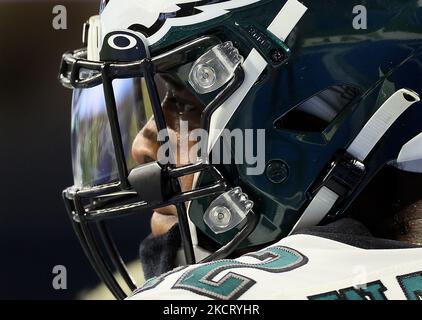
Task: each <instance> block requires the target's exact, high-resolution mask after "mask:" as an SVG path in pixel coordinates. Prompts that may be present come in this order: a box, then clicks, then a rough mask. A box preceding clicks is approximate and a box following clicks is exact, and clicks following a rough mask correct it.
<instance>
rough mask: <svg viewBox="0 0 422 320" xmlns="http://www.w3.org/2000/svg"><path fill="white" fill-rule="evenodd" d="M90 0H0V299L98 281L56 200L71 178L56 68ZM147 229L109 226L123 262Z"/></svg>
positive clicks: (139, 224) (73, 290)
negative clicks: (61, 279)
mask: <svg viewBox="0 0 422 320" xmlns="http://www.w3.org/2000/svg"><path fill="white" fill-rule="evenodd" d="M99 2H100V1H99V0H91V1H87V0H86V1H70V0H68V1H61V2H54V1H36V0H32V1H23V0H20V1H4V0H2V1H0V32H1V36H0V40H1V41H0V148H1V149H0V150H1V151H0V161H1V163H0V179H1V180H0V181H1V186H0V250H1V254H0V299H74V298H77V297H79V296H80V292H81V291H83V290H90V289H91V288H94V287H95V286H96V285H97V284H98V278H97V276H96V274H95V273H94V271H93V270H92V269H91V267H90V265H89V263H88V261H87V259H86V258H85V256H84V254H83V252H82V249H81V247H80V246H79V243H78V241H77V239H76V237H75V235H74V233H73V231H72V228H71V225H70V223H69V220H68V216H67V214H66V212H65V210H64V206H63V203H62V200H61V192H62V190H63V189H64V188H65V187H68V186H70V185H72V180H73V179H72V171H71V158H70V134H69V133H70V106H71V105H70V102H71V91H70V90H67V89H64V88H63V87H61V85H60V84H59V83H58V81H57V73H58V67H59V62H60V58H61V55H62V53H63V52H65V51H67V50H71V49H76V48H79V47H81V46H82V44H81V34H82V24H83V22H84V21H86V20H87V19H88V18H89V17H90V16H92V15H95V14H97V13H98V8H99ZM55 5H64V6H65V7H66V9H67V18H68V20H67V30H55V29H54V28H53V26H52V21H53V18H54V17H55V15H54V14H53V13H52V11H53V7H54V6H55ZM148 228H149V217H148V216H147V215H145V216H137V217H130V218H127V219H126V220H124V221H120V222H118V224H117V225H116V226H115V227H114V229H113V230H112V231H114V233H115V234H117V239H116V240H117V242H118V245H120V247H121V249H122V250H123V256H124V257H125V258H126V259H127V260H131V261H133V260H136V259H137V254H138V245H139V242H140V241H141V240H142V239H143V238H144V237H145V236H146V235H147V234H148V233H149V229H148ZM55 265H64V266H65V267H66V268H67V276H68V281H67V286H68V289H67V290H61V291H56V290H54V289H53V286H52V280H53V277H54V275H53V274H52V270H53V267H54V266H55Z"/></svg>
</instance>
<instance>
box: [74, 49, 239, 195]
mask: <svg viewBox="0 0 422 320" xmlns="http://www.w3.org/2000/svg"><path fill="white" fill-rule="evenodd" d="M241 61H242V58H241V57H240V56H239V54H238V52H237V50H236V49H235V48H234V47H233V46H232V44H231V43H224V44H221V45H218V46H216V47H214V48H212V49H211V50H210V51H208V52H206V53H205V54H203V55H202V56H200V57H199V58H198V59H197V60H194V61H191V62H188V63H184V64H181V65H179V66H177V67H173V68H172V69H171V70H168V71H167V72H165V73H164V72H161V73H158V74H156V75H155V76H154V82H155V87H156V88H155V89H156V93H157V95H158V98H159V100H160V101H159V104H160V106H161V110H162V114H163V116H164V119H165V121H166V125H167V127H166V130H165V131H158V130H157V125H156V123H155V119H154V117H153V114H154V112H153V106H152V104H151V99H150V97H149V94H148V92H149V91H150V90H148V88H147V84H146V81H145V79H144V78H130V79H115V80H113V82H112V86H113V91H114V97H115V101H116V109H117V115H118V120H119V125H120V135H121V140H122V146H123V150H124V154H125V159H126V165H127V168H128V171H129V172H130V171H131V170H132V169H134V168H135V167H137V166H138V165H142V164H145V163H148V162H152V161H159V162H160V163H162V164H167V163H169V162H170V161H171V162H172V164H173V165H175V166H183V165H187V164H189V163H193V160H196V159H197V157H196V156H195V155H197V154H198V153H197V152H195V150H196V149H195V148H192V145H193V144H195V143H196V142H195V141H194V140H191V139H190V133H191V132H192V131H193V130H195V129H199V128H200V125H201V116H202V112H203V110H204V108H205V105H204V104H206V103H209V101H211V99H212V98H213V97H215V96H216V95H217V94H218V93H219V92H220V91H221V90H222V89H223V87H224V85H225V84H227V83H228V82H229V81H230V79H231V78H232V77H233V73H234V70H235V68H236V67H237V65H239V64H240V63H241ZM205 95H206V96H205ZM207 100H208V101H207ZM160 106H158V107H160ZM71 139H72V159H73V173H74V184H75V187H77V188H90V187H95V186H98V185H103V184H108V183H112V182H115V181H118V180H119V171H118V165H117V161H116V152H115V149H114V144H113V139H112V134H111V129H110V121H109V118H108V114H107V107H106V101H105V97H104V91H103V85H98V86H96V87H92V88H88V89H85V88H84V89H75V90H74V93H73V102H72V137H71ZM166 139H169V141H166ZM163 142H165V143H164V145H163Z"/></svg>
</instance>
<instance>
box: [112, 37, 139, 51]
mask: <svg viewBox="0 0 422 320" xmlns="http://www.w3.org/2000/svg"><path fill="white" fill-rule="evenodd" d="M116 40H117V41H116ZM136 44H137V41H136V39H135V38H134V37H133V36H131V35H128V34H114V35H112V36H111V37H110V38H108V45H109V46H110V47H111V48H113V49H116V50H128V49H132V48H134V47H135V46H136Z"/></svg>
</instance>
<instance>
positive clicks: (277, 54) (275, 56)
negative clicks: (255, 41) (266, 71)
mask: <svg viewBox="0 0 422 320" xmlns="http://www.w3.org/2000/svg"><path fill="white" fill-rule="evenodd" d="M270 57H271V61H272V62H274V63H281V62H283V61H284V59H285V57H286V56H285V54H284V52H283V51H282V50H281V49H279V48H276V49H273V50H271V52H270Z"/></svg>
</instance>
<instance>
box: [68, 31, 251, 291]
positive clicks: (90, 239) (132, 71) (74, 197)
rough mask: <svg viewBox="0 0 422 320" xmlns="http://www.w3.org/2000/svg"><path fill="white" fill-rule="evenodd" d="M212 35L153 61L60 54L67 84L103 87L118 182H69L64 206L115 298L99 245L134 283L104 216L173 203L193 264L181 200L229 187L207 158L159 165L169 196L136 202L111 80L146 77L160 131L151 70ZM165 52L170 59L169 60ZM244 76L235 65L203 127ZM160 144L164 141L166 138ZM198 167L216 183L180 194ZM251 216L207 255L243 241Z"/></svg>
mask: <svg viewBox="0 0 422 320" xmlns="http://www.w3.org/2000/svg"><path fill="white" fill-rule="evenodd" d="M211 40H214V39H213V37H203V38H200V39H197V40H194V41H192V42H191V43H188V44H185V45H183V46H181V47H179V48H176V49H174V50H172V51H170V52H167V53H166V54H164V55H161V56H158V57H156V58H154V59H152V60H150V59H144V60H142V61H136V62H132V63H107V62H93V61H87V60H85V59H84V56H85V55H86V51H85V50H77V51H75V52H73V53H67V54H65V55H64V56H63V61H62V65H61V68H60V81H61V82H62V84H63V85H64V86H65V87H68V88H89V87H93V86H97V85H100V84H102V85H103V89H104V96H105V100H106V108H107V114H108V117H109V121H110V127H111V133H112V140H113V144H114V148H115V153H116V160H117V163H118V172H119V178H120V181H119V182H115V183H111V184H108V185H101V186H97V187H92V188H89V189H83V190H78V189H76V188H74V187H72V188H69V189H67V190H65V191H64V192H63V198H64V201H65V204H66V208H67V211H68V213H69V215H70V217H71V220H72V224H73V227H74V229H75V232H76V234H77V236H78V238H79V240H80V242H81V244H82V247H83V249H84V251H85V254H86V256H87V257H88V259H89V261H90V263H91V264H92V266H93V267H94V270H95V271H96V272H97V274H98V275H99V276H100V278H101V280H102V281H103V282H104V283H105V284H106V285H107V287H108V288H109V289H110V291H111V292H112V293H113V294H114V296H115V297H116V298H118V299H123V298H125V297H126V293H125V292H124V290H123V289H122V287H121V286H120V285H119V283H118V282H117V280H116V279H115V277H114V276H113V273H112V270H111V268H110V266H109V263H107V261H106V259H105V257H104V255H103V253H102V250H101V245H102V246H103V247H104V249H105V250H106V252H107V253H108V256H109V257H110V261H111V263H112V264H113V266H114V268H115V269H116V270H117V271H118V272H119V273H120V275H121V276H122V278H123V280H124V282H125V283H126V285H127V286H128V287H129V289H130V290H132V291H133V290H135V289H136V284H135V283H134V281H133V280H132V278H131V277H130V275H129V273H128V271H127V268H126V266H125V263H124V262H123V259H122V258H121V256H120V254H119V252H118V250H117V248H116V245H115V243H114V241H113V239H112V237H111V235H110V233H109V231H108V230H107V227H106V223H105V221H104V220H105V219H109V218H114V217H121V216H124V215H127V214H132V213H134V212H138V211H139V210H142V209H155V208H159V207H164V206H167V205H174V206H176V208H177V213H178V219H179V228H180V233H181V239H182V246H183V248H184V251H185V258H186V261H187V263H188V264H192V263H195V258H194V253H193V247H192V242H191V237H190V231H189V224H188V220H187V219H188V218H187V213H186V208H185V202H186V201H191V200H195V199H199V198H202V197H206V196H211V195H218V194H221V193H222V192H224V191H226V190H227V189H228V185H227V183H226V181H225V179H224V178H223V176H222V175H221V174H220V173H219V171H218V170H217V169H216V168H215V167H214V166H212V165H210V164H208V163H207V162H198V163H195V164H192V165H187V166H184V167H180V168H175V167H173V166H168V167H166V168H163V172H165V173H166V174H167V175H168V178H169V179H168V180H169V181H171V188H172V194H173V196H172V197H171V198H169V199H168V200H167V201H165V202H164V203H159V204H155V205H154V204H149V203H146V202H143V201H139V197H138V194H137V192H136V191H133V190H132V188H131V185H130V183H129V181H128V175H129V172H128V169H127V164H126V160H125V156H124V151H123V146H122V140H121V134H120V128H119V122H118V117H117V109H116V101H115V97H114V92H113V87H112V81H113V80H114V79H119V78H130V77H139V76H140V75H142V76H143V77H144V78H145V81H146V84H147V89H148V93H149V96H150V99H151V103H152V105H153V112H154V118H155V122H156V125H157V128H158V130H162V129H164V130H166V128H167V126H166V122H165V119H164V114H163V112H162V109H161V104H160V101H159V98H158V94H157V88H156V86H155V82H154V80H153V75H154V74H155V72H156V71H157V70H162V69H169V68H171V67H174V66H175V65H177V63H176V61H177V59H174V57H177V58H179V59H180V60H182V59H186V60H188V59H190V57H189V54H186V52H187V51H188V50H189V49H190V48H198V46H201V45H202V46H206V44H207V42H211ZM169 57H171V58H170V59H169ZM178 63H180V61H178ZM81 70H88V71H89V72H88V73H87V74H88V77H86V78H85V77H84V78H82V77H81V76H80V75H81ZM243 80H244V72H243V69H242V68H241V66H238V67H237V69H236V71H235V75H234V78H233V79H232V80H231V81H230V83H229V84H228V85H227V86H226V88H224V89H223V90H222V91H221V92H220V93H219V94H218V95H217V96H216V98H215V99H214V100H213V101H212V102H211V103H210V104H209V105H208V106H207V107H206V109H205V110H204V112H203V115H202V119H201V124H202V125H203V128H204V129H209V122H210V118H211V116H212V114H213V112H214V111H215V110H216V109H217V108H218V107H219V106H220V105H221V104H222V103H223V102H224V101H225V100H226V99H227V98H228V97H230V96H231V95H232V94H233V92H234V91H236V90H237V89H238V88H239V87H240V85H241V84H242V82H243ZM167 139H168V135H167ZM163 143H165V141H164V142H163ZM201 171H208V172H209V173H210V174H211V176H212V177H213V178H214V179H215V183H213V184H212V185H210V186H207V187H202V188H200V189H197V190H191V191H189V192H184V193H182V192H181V189H180V185H179V181H178V178H180V177H183V176H186V175H190V174H194V173H198V172H201ZM93 200H94V201H93ZM87 202H88V205H87ZM250 216H251V217H250V219H249V220H251V221H248V223H247V225H245V227H244V228H243V229H242V230H241V232H240V233H239V234H238V235H237V236H236V237H235V238H234V239H233V240H232V241H231V242H230V243H229V244H227V245H226V246H224V247H223V248H221V249H220V250H219V251H217V252H216V253H215V254H213V255H212V256H211V257H209V258H208V259H207V260H212V259H215V258H220V257H225V256H227V255H228V254H230V253H232V252H233V251H234V250H235V248H236V247H237V245H238V244H239V243H240V242H241V241H243V240H244V239H245V238H246V237H247V236H248V235H249V234H250V233H251V232H252V231H253V229H254V228H255V226H256V223H257V221H258V219H257V218H256V216H255V215H254V214H251V215H250ZM93 225H95V226H96V228H97V232H98V234H99V235H100V237H101V243H99V242H98V241H97V238H96V236H95V232H94V229H92V226H93Z"/></svg>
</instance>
